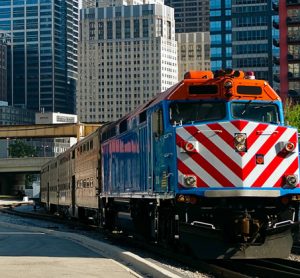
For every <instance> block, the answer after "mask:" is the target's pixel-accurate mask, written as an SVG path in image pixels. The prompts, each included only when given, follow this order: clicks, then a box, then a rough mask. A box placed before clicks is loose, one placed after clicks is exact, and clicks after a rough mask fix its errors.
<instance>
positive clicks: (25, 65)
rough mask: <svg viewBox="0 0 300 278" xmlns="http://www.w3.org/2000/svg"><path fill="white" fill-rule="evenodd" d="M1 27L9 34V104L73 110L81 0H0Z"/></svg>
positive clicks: (33, 107)
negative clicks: (79, 1)
mask: <svg viewBox="0 0 300 278" xmlns="http://www.w3.org/2000/svg"><path fill="white" fill-rule="evenodd" d="M0 31H1V32H4V33H7V34H9V35H10V38H11V41H10V47H9V48H8V99H7V100H8V103H9V105H12V106H16V107H23V108H28V109H31V110H34V111H40V110H41V109H42V108H43V109H44V110H45V111H55V112H65V113H74V108H75V104H74V102H75V91H76V79H77V41H78V1H77V0H27V1H25V0H19V1H15V0H5V1H0Z"/></svg>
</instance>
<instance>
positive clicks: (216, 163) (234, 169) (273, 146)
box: [176, 120, 299, 188]
mask: <svg viewBox="0 0 300 278" xmlns="http://www.w3.org/2000/svg"><path fill="white" fill-rule="evenodd" d="M235 133H245V134H246V135H247V152H243V153H239V152H236V150H235V149H234V134H235ZM288 141H291V142H294V143H295V144H296V148H295V150H294V151H293V153H291V154H289V155H282V150H281V149H279V148H280V146H282V143H283V142H288ZM186 142H192V143H194V144H195V145H196V146H197V151H195V152H185V151H184V150H183V149H182V146H183V145H184V144H185V143H186ZM176 144H177V164H178V183H179V186H181V185H182V182H183V177H184V176H186V175H194V176H195V177H196V179H197V187H209V188H226V187H244V188H259V187H262V188H272V187H281V186H284V184H285V176H286V175H291V174H295V175H297V176H298V173H299V165H298V164H299V163H298V138H297V130H296V129H294V128H289V127H284V126H277V125H272V124H264V123H256V122H250V121H241V120H237V121H232V122H221V123H212V124H203V125H193V126H182V127H178V128H177V131H176ZM257 154H260V155H263V156H264V164H256V155H257ZM298 186H299V184H298Z"/></svg>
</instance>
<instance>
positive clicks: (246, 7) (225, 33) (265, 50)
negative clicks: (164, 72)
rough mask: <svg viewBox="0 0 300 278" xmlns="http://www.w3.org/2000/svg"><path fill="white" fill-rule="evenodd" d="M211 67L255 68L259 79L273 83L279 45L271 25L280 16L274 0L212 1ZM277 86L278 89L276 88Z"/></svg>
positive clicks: (213, 68)
mask: <svg viewBox="0 0 300 278" xmlns="http://www.w3.org/2000/svg"><path fill="white" fill-rule="evenodd" d="M210 3H211V5H210V35H211V68H212V70H217V69H220V68H234V69H241V70H245V71H247V70H248V71H254V72H255V76H256V78H260V79H265V80H268V81H269V83H270V84H271V85H273V72H274V71H276V70H277V68H278V67H277V65H274V64H273V55H274V54H275V53H278V51H279V48H276V47H274V45H273V39H275V38H278V36H279V33H278V31H276V30H274V29H273V28H272V22H273V20H275V19H276V17H278V14H277V13H276V11H274V10H273V9H272V0H225V1H223V0H211V1H210ZM275 89H276V88H275Z"/></svg>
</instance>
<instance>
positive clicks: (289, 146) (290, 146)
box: [284, 142, 295, 152]
mask: <svg viewBox="0 0 300 278" xmlns="http://www.w3.org/2000/svg"><path fill="white" fill-rule="evenodd" d="M284 149H285V150H286V151H287V152H292V151H293V150H294V149H295V144H294V143H292V142H287V143H286V144H285V146H284Z"/></svg>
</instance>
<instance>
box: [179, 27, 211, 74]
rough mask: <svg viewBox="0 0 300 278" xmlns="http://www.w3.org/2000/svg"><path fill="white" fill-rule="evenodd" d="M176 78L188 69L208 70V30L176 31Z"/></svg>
mask: <svg viewBox="0 0 300 278" xmlns="http://www.w3.org/2000/svg"><path fill="white" fill-rule="evenodd" d="M176 41H177V47H178V79H179V80H181V79H183V77H184V74H185V73H186V72H187V71H190V70H210V34H209V32H194V33H177V34H176Z"/></svg>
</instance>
